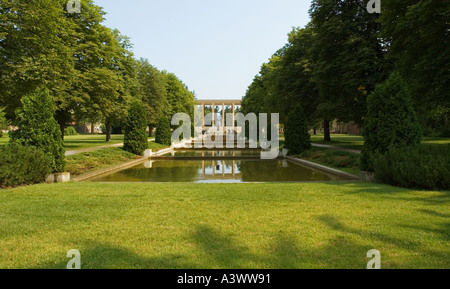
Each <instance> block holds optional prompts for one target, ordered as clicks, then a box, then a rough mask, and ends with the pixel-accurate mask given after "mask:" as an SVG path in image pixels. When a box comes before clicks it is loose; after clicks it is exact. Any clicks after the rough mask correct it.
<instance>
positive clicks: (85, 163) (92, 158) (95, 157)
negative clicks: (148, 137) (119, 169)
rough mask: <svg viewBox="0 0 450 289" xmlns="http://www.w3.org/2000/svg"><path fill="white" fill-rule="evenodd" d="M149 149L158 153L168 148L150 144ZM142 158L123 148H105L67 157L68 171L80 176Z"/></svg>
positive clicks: (153, 143)
mask: <svg viewBox="0 0 450 289" xmlns="http://www.w3.org/2000/svg"><path fill="white" fill-rule="evenodd" d="M148 148H149V149H152V150H154V151H158V150H161V149H164V148H166V146H164V145H160V144H157V143H155V142H149V143H148ZM140 157H141V156H137V155H135V154H132V153H129V152H126V151H124V150H123V149H122V148H104V149H100V150H96V151H91V152H83V153H79V154H75V155H71V156H67V157H66V171H67V172H70V173H71V175H72V176H78V175H82V174H87V173H90V172H93V171H97V170H101V169H106V168H109V167H113V166H116V165H120V164H122V163H126V162H129V161H132V160H135V159H138V158H140Z"/></svg>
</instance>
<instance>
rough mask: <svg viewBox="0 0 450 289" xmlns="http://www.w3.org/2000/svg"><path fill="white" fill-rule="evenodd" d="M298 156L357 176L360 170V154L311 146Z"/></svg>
mask: <svg viewBox="0 0 450 289" xmlns="http://www.w3.org/2000/svg"><path fill="white" fill-rule="evenodd" d="M298 157H299V158H301V159H304V160H307V161H310V162H313V163H318V164H321V165H324V166H328V167H332V168H335V169H338V170H342V171H344V172H347V173H350V174H353V175H356V176H358V175H359V172H360V165H361V163H360V155H358V154H355V153H351V152H344V151H338V150H333V149H323V148H314V147H313V148H311V149H310V150H307V151H305V152H303V153H302V154H300V155H298Z"/></svg>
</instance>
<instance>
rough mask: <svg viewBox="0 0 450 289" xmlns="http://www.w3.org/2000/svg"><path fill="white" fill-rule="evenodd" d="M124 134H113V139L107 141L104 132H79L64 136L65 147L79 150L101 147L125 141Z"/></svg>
mask: <svg viewBox="0 0 450 289" xmlns="http://www.w3.org/2000/svg"><path fill="white" fill-rule="evenodd" d="M123 138H124V136H123V135H112V136H111V141H110V142H106V141H105V140H106V136H105V135H103V134H79V135H75V136H66V137H65V138H64V148H65V149H66V150H71V151H72V150H79V149H84V148H91V147H100V146H107V145H113V144H118V143H123Z"/></svg>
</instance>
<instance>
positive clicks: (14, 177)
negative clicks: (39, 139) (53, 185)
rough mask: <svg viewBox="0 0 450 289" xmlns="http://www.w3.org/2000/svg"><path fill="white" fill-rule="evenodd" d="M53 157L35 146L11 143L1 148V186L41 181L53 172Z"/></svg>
mask: <svg viewBox="0 0 450 289" xmlns="http://www.w3.org/2000/svg"><path fill="white" fill-rule="evenodd" d="M51 163H52V159H51V157H50V156H49V155H48V154H45V153H44V152H43V151H42V150H40V149H37V148H35V147H25V146H21V145H18V144H15V143H13V144H9V145H6V146H3V147H1V148H0V188H4V187H14V186H20V185H31V184H36V183H41V182H43V181H44V180H45V178H46V177H47V175H49V174H50V173H51Z"/></svg>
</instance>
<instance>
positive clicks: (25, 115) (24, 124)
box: [10, 88, 65, 173]
mask: <svg viewBox="0 0 450 289" xmlns="http://www.w3.org/2000/svg"><path fill="white" fill-rule="evenodd" d="M21 101H22V106H21V107H20V108H19V109H18V110H17V112H16V114H17V121H16V125H17V127H18V130H16V131H13V132H11V133H10V136H11V142H12V143H17V144H20V145H23V146H33V147H36V148H38V149H40V150H42V151H43V152H44V153H45V154H47V155H49V156H50V157H51V158H52V165H51V167H52V170H53V172H54V173H60V172H63V171H64V168H65V162H64V158H65V156H64V154H65V150H64V145H63V141H62V137H61V130H60V128H59V125H58V123H57V122H56V120H55V118H54V115H55V107H54V104H53V99H52V97H51V96H50V94H49V92H48V90H46V89H43V88H40V89H37V90H36V91H35V92H34V93H32V94H30V95H27V96H24V97H23V98H22V100H21Z"/></svg>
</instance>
